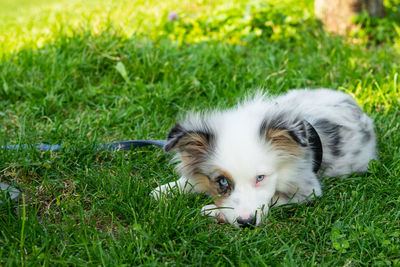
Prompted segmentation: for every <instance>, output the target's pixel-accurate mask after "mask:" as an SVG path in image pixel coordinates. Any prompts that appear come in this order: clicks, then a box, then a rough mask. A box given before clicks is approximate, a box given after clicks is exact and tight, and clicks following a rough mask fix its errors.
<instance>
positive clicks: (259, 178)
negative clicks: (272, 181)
mask: <svg viewBox="0 0 400 267" xmlns="http://www.w3.org/2000/svg"><path fill="white" fill-rule="evenodd" d="M264 178H265V175H258V176H257V178H256V183H260V182H261V181H262V180H264Z"/></svg>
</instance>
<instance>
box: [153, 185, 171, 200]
mask: <svg viewBox="0 0 400 267" xmlns="http://www.w3.org/2000/svg"><path fill="white" fill-rule="evenodd" d="M170 193H171V188H170V186H169V184H164V185H161V186H159V187H157V188H156V189H154V190H153V191H151V193H150V196H152V197H153V198H154V199H155V200H160V199H161V198H164V197H165V196H167V195H168V194H170Z"/></svg>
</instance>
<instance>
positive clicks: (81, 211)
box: [0, 0, 400, 266]
mask: <svg viewBox="0 0 400 267" xmlns="http://www.w3.org/2000/svg"><path fill="white" fill-rule="evenodd" d="M312 2H313V1H311V0H302V1H295V0H284V1H278V0H271V1H245V0H235V1H227V0H225V1H212V0H204V1H201V0H196V1H178V0H170V1H152V0H149V1H127V0H121V1H111V0H90V1H83V0H72V1H67V0H60V1H45V0H35V1H27V0H14V1H12V2H11V1H5V0H0V10H2V13H1V14H0V20H1V23H2V24H0V140H1V142H0V143H1V144H2V145H3V144H5V145H10V144H36V143H48V144H63V145H64V147H63V149H62V151H60V152H40V151H36V150H34V149H32V148H31V149H27V150H14V151H8V150H7V149H4V148H3V149H0V181H1V182H3V183H8V184H11V185H13V186H15V187H16V188H18V189H19V190H20V191H21V192H22V197H21V199H20V201H19V202H18V203H16V202H11V201H6V202H5V203H4V204H3V205H1V206H0V265H4V266H9V265H10V266H14V265H47V266H49V265H50V266H53V265H105V266H110V265H159V264H165V265H168V264H170V265H186V264H193V265H206V266H207V265H223V266H224V265H239V264H243V265H255V266H261V265H274V266H275V265H285V266H299V265H301V266H303V265H305V266H308V265H323V266H326V265H346V266H353V265H354V266H358V265H394V266H399V265H400V194H399V192H400V135H399V131H400V104H399V102H400V77H399V73H400V60H399V58H400V37H399V34H400V21H399V20H400V19H399V18H400V16H399V15H400V2H399V1H398V0H391V1H389V0H388V1H385V5H386V7H387V11H388V17H387V18H386V19H384V20H381V21H377V20H374V19H371V18H368V17H366V16H364V17H362V18H360V21H361V22H360V23H363V24H364V27H361V26H360V28H359V29H355V30H354V31H353V32H352V33H351V37H338V36H334V35H332V34H329V33H326V32H325V31H324V30H323V28H322V27H321V25H320V23H319V22H318V21H317V20H316V19H315V18H314V15H313V3H312ZM170 11H176V12H177V13H178V16H179V20H176V21H168V20H167V17H168V13H169V12H170ZM304 87H309V88H318V87H329V88H333V89H336V90H340V91H343V92H346V93H349V94H350V95H352V96H353V97H354V98H355V99H356V100H357V102H358V103H359V104H360V105H361V106H362V107H363V109H364V110H365V111H366V112H367V113H368V114H369V115H370V116H371V117H372V118H373V119H374V121H375V125H376V132H377V136H378V148H379V161H378V162H376V161H374V162H371V163H370V170H369V171H368V173H365V174H354V175H352V176H350V177H349V178H342V177H334V178H325V179H323V180H322V184H323V190H324V194H323V196H322V197H320V198H318V199H317V200H315V201H313V202H311V203H308V204H306V205H294V206H292V207H279V208H275V209H272V210H271V212H270V214H269V215H268V218H267V222H266V224H265V225H264V226H263V227H260V228H257V229H244V230H243V229H236V228H233V227H231V226H229V225H222V224H216V223H213V222H211V221H210V220H208V219H207V218H204V217H201V216H200V209H201V207H202V206H204V205H206V204H210V203H211V200H210V199H208V198H207V197H206V196H204V195H177V196H176V197H169V198H167V199H166V200H165V201H163V202H156V201H154V200H152V199H151V198H150V197H149V193H150V191H151V190H152V189H154V188H155V187H156V186H158V185H160V184H164V183H166V182H169V181H173V180H174V179H177V178H179V177H178V175H177V173H176V172H175V170H174V166H173V164H170V160H171V158H172V155H169V154H165V153H163V151H162V150H161V149H160V148H152V147H147V148H140V149H136V150H133V151H128V152H109V151H94V150H93V149H91V148H90V147H91V146H92V145H94V144H98V143H105V142H110V141H120V140H128V139H163V138H165V137H166V134H167V133H168V130H169V129H170V128H171V126H172V125H173V123H174V120H175V119H176V118H177V117H179V114H182V113H183V112H184V111H185V110H188V109H194V110H201V109H207V108H215V107H230V106H233V105H234V104H235V103H236V102H237V101H238V100H239V99H241V98H243V97H244V96H246V95H249V94H252V93H253V92H255V91H257V90H260V88H262V90H264V91H268V92H269V93H271V94H279V93H283V92H286V91H287V90H290V89H292V88H304Z"/></svg>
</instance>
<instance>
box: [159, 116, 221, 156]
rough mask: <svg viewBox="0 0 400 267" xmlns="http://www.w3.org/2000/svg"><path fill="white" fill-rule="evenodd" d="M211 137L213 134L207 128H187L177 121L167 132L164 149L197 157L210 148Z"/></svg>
mask: <svg viewBox="0 0 400 267" xmlns="http://www.w3.org/2000/svg"><path fill="white" fill-rule="evenodd" d="M212 139H213V134H212V133H211V131H209V130H207V129H204V130H189V129H185V128H184V127H183V126H182V125H181V124H178V123H177V124H175V126H174V127H173V128H172V129H171V131H170V132H169V134H168V137H167V143H166V144H165V146H164V150H165V151H166V152H169V151H172V150H177V151H178V152H180V153H183V154H184V155H185V156H189V157H193V158H198V157H200V156H201V155H205V154H206V153H207V152H208V151H209V150H210V148H211V142H212Z"/></svg>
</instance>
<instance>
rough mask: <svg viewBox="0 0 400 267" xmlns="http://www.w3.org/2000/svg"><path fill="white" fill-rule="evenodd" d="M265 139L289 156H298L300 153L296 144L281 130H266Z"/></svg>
mask: <svg viewBox="0 0 400 267" xmlns="http://www.w3.org/2000/svg"><path fill="white" fill-rule="evenodd" d="M266 135H267V139H268V140H270V141H271V143H272V144H273V145H274V146H275V147H276V148H277V149H280V150H284V151H287V152H289V153H290V154H291V155H294V156H299V155H300V154H301V151H300V149H299V145H298V144H297V142H296V141H295V140H294V139H293V138H292V137H291V136H290V134H289V132H288V131H286V130H283V129H267V131H266Z"/></svg>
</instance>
